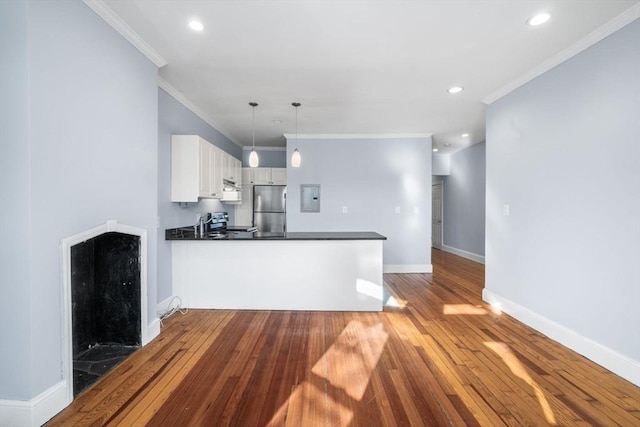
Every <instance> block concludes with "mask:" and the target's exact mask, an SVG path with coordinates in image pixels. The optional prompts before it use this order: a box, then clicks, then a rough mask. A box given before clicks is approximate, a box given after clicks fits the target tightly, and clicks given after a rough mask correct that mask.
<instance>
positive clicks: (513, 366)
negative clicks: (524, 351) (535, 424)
mask: <svg viewBox="0 0 640 427" xmlns="http://www.w3.org/2000/svg"><path fill="white" fill-rule="evenodd" d="M484 345H485V346H487V347H488V348H490V349H491V350H492V351H493V352H494V353H496V354H497V355H498V356H500V358H501V359H502V360H503V362H504V363H505V364H506V365H507V366H508V367H509V369H510V370H511V372H512V373H513V374H514V375H515V376H516V377H518V378H520V379H522V380H523V381H524V382H526V383H527V384H529V385H530V386H531V387H532V388H533V392H534V393H535V395H536V397H537V398H538V402H539V403H540V407H541V408H542V412H543V413H544V417H545V418H546V420H547V422H548V423H549V424H551V425H556V418H555V416H554V414H553V410H552V409H551V405H549V402H548V401H547V398H546V397H545V395H544V392H543V391H542V389H541V388H540V386H539V385H538V383H536V382H535V381H534V380H533V378H531V376H530V375H529V373H528V372H527V370H526V368H525V367H524V366H523V365H522V363H521V362H520V361H519V360H518V357H517V356H516V355H515V354H513V352H512V351H511V348H509V346H508V345H507V344H505V343H503V342H485V343H484Z"/></svg>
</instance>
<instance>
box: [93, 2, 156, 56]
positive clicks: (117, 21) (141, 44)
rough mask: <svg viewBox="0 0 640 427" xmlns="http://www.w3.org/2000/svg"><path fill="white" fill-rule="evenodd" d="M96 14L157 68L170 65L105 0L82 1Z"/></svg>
mask: <svg viewBox="0 0 640 427" xmlns="http://www.w3.org/2000/svg"><path fill="white" fill-rule="evenodd" d="M82 1H84V3H85V4H86V5H87V6H89V7H90V8H91V9H92V10H93V11H94V12H95V13H97V14H98V16H100V17H101V18H102V19H104V20H105V22H106V23H107V24H109V25H111V26H112V27H113V29H115V30H116V31H117V32H119V33H120V34H121V35H122V37H124V38H125V39H127V40H128V41H129V43H131V44H132V45H134V46H135V47H136V48H137V49H138V50H139V51H140V52H142V53H143V54H144V56H146V57H147V58H149V60H150V61H151V62H153V63H154V64H155V65H156V67H158V68H162V67H164V66H165V65H167V64H168V62H167V60H166V59H164V58H163V57H162V56H160V54H159V53H158V52H156V51H155V49H153V48H152V47H151V45H149V43H147V42H146V41H145V40H144V39H143V38H142V37H140V36H139V35H138V33H136V32H135V31H134V30H133V29H132V28H131V27H130V26H129V25H128V24H127V23H126V22H124V21H123V20H122V18H120V17H119V16H118V15H116V13H115V12H114V11H113V10H112V9H111V8H110V7H109V6H107V4H106V3H105V2H104V1H103V0H82Z"/></svg>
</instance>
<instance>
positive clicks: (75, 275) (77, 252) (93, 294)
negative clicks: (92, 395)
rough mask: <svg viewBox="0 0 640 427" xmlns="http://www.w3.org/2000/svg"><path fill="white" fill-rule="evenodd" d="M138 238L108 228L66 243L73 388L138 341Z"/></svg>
mask: <svg viewBox="0 0 640 427" xmlns="http://www.w3.org/2000/svg"><path fill="white" fill-rule="evenodd" d="M140 288H141V282H140V237H139V236H134V235H129V234H122V233H115V232H109V233H104V234H102V235H100V236H97V237H94V238H92V239H89V240H86V241H85V242H82V243H79V244H77V245H74V246H72V247H71V306H72V328H73V329H72V344H73V392H74V395H76V396H77V395H78V394H79V393H80V392H82V391H83V390H84V389H85V388H86V387H88V386H89V385H91V384H93V383H94V382H95V381H96V380H97V379H98V378H100V377H101V376H102V375H104V374H105V373H106V372H107V371H109V370H110V369H111V368H113V367H114V366H116V365H117V364H118V363H120V362H121V361H122V360H124V359H125V358H126V357H127V356H128V355H129V354H131V353H132V352H133V351H135V350H136V349H137V348H139V347H140V345H141V341H142V338H141V306H140V304H141V301H140Z"/></svg>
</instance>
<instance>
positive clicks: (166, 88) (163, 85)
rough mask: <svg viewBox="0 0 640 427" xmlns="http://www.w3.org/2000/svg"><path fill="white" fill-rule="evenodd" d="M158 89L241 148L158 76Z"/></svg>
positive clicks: (218, 126)
mask: <svg viewBox="0 0 640 427" xmlns="http://www.w3.org/2000/svg"><path fill="white" fill-rule="evenodd" d="M158 87H159V88H160V89H162V90H164V91H165V92H167V93H168V94H169V95H171V97H173V98H174V99H175V100H176V101H178V102H179V103H180V104H182V105H183V106H184V107H185V108H187V109H188V110H189V111H191V112H192V113H193V114H195V115H196V116H198V117H200V118H201V119H202V120H204V121H205V122H206V123H207V124H208V125H209V126H211V127H212V128H214V129H215V130H217V131H218V132H220V133H221V134H223V135H224V136H226V137H227V138H228V139H229V140H230V141H231V142H233V143H234V144H236V145H237V146H238V147H242V144H240V143H239V142H238V141H237V140H236V139H235V138H234V137H232V136H231V134H230V133H229V132H227V131H226V130H225V129H224V128H223V127H222V126H220V125H218V124H217V123H216V122H215V121H214V120H213V119H211V117H209V116H207V115H206V114H205V113H204V112H203V111H202V110H201V109H199V108H198V107H197V106H196V105H195V104H193V103H192V102H191V101H189V100H188V99H187V97H186V96H184V94H183V93H182V92H180V91H179V90H178V89H176V88H175V87H173V86H172V85H171V83H169V82H168V81H166V80H165V79H163V78H162V77H160V76H158Z"/></svg>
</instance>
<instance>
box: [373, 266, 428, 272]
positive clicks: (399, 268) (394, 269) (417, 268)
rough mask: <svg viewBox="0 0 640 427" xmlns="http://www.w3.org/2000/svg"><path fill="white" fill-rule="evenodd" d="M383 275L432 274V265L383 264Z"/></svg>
mask: <svg viewBox="0 0 640 427" xmlns="http://www.w3.org/2000/svg"><path fill="white" fill-rule="evenodd" d="M382 271H383V272H384V273H433V265H432V264H385V265H384V266H383V267H382Z"/></svg>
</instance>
